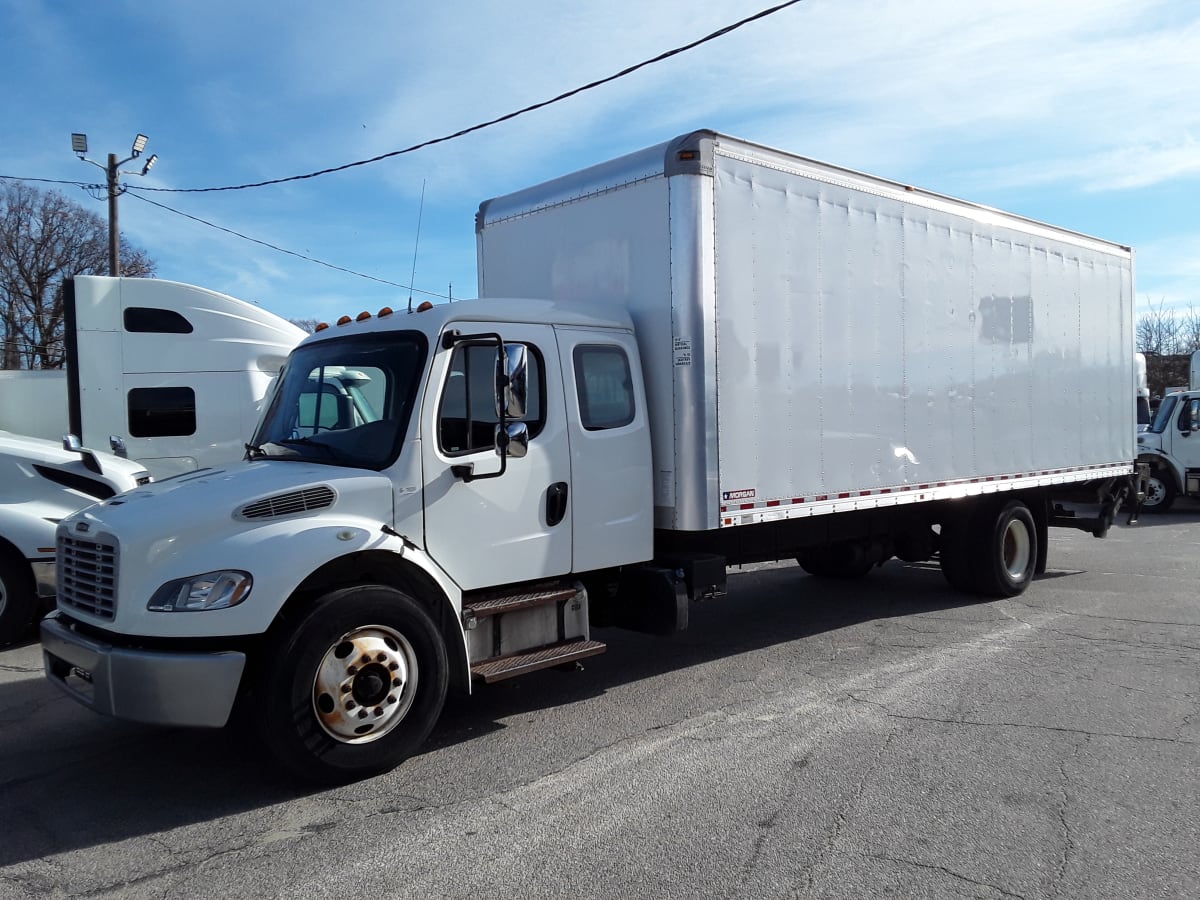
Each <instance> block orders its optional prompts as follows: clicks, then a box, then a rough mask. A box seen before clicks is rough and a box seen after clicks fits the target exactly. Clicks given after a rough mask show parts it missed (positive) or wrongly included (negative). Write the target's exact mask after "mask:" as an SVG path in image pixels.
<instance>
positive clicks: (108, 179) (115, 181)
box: [71, 132, 158, 277]
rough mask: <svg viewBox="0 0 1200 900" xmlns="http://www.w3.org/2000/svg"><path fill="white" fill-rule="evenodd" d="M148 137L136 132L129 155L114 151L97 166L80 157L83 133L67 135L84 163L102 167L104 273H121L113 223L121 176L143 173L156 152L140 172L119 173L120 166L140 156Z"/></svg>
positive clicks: (84, 139)
mask: <svg viewBox="0 0 1200 900" xmlns="http://www.w3.org/2000/svg"><path fill="white" fill-rule="evenodd" d="M148 140H150V139H149V138H148V137H146V136H145V135H144V134H139V135H138V136H137V137H135V138H134V139H133V147H132V149H131V150H130V152H129V156H127V157H126V158H125V159H122V160H118V159H117V154H115V153H110V154H108V164H107V165H101V164H100V163H98V162H96V161H95V160H94V159H88V158H87V157H86V156H84V154H85V153H87V152H88V143H87V135H86V134H79V133H78V132H76V133H73V134H72V135H71V149H72V150H73V151H74V152H75V153H76V154H77V155H78V156H79V158H80V159H82V160H83V161H84V162H85V163H91V164H92V165H93V166H95V167H96V168H97V169H103V170H104V176H105V185H106V187H107V190H108V274H109V275H112V276H114V277H115V276H118V275H120V274H121V231H120V228H119V226H118V224H117V197H119V196H121V192H122V190H123V188H122V187H121V176H122V175H145V174H146V173H147V172H149V171H150V170H151V169H152V168H154V164H155V163H156V162H158V154H157V153H152V154H150V158H149V159H147V160H146V164H145V165H144V166H142V170H141V171H140V172H122V171H121V166H123V165H125V163H127V162H132V161H133V160H135V159H137V158H138V157H139V156H141V155H142V151H143V150H145V149H146V142H147V141H148Z"/></svg>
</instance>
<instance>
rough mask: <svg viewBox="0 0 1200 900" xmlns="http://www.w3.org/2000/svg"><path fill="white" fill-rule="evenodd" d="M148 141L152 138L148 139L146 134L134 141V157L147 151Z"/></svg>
mask: <svg viewBox="0 0 1200 900" xmlns="http://www.w3.org/2000/svg"><path fill="white" fill-rule="evenodd" d="M148 140H150V138H148V137H146V136H145V135H144V134H139V135H138V136H137V137H135V138H134V139H133V155H134V156H141V155H142V151H143V150H145V149H146V141H148Z"/></svg>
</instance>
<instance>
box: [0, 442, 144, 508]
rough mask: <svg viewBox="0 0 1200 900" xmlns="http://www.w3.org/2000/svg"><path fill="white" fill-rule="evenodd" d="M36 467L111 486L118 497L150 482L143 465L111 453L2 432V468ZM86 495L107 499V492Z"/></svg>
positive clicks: (6, 469) (83, 480) (0, 465)
mask: <svg viewBox="0 0 1200 900" xmlns="http://www.w3.org/2000/svg"><path fill="white" fill-rule="evenodd" d="M85 454H86V456H87V457H88V458H89V460H90V461H94V463H95V466H96V468H98V469H99V471H96V468H92V467H90V466H89V465H88V463H86V462H84V455H85ZM34 466H38V467H42V468H44V469H53V470H57V471H60V472H64V473H69V474H70V475H73V476H75V477H76V478H77V479H79V480H80V483H81V484H83V483H85V482H87V481H92V482H98V483H100V484H103V485H107V486H108V487H109V488H110V489H111V490H112V491H113V492H114V493H118V494H119V493H121V492H122V491H128V490H132V489H133V488H135V487H137V486H138V485H139V484H144V483H146V482H147V481H148V480H149V477H150V476H149V473H148V472H147V471H146V467H145V466H143V465H142V464H141V463H138V462H134V461H133V460H129V459H122V458H121V457H119V456H114V455H113V454H111V453H101V452H93V451H91V450H85V451H83V453H76V452H74V451H71V450H64V449H63V447H62V445H61V444H58V443H55V442H54V441H47V440H43V439H42V438H34V437H28V436H26V435H22V434H13V433H12V432H9V431H0V467H3V468H4V470H5V471H8V470H9V469H10V468H13V467H16V468H20V469H22V470H27V469H30V468H31V467H34ZM6 478H7V476H6ZM85 493H91V494H92V496H93V497H95V496H105V493H101V494H98V495H97V494H95V493H94V492H91V491H85Z"/></svg>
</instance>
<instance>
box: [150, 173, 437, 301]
mask: <svg viewBox="0 0 1200 900" xmlns="http://www.w3.org/2000/svg"><path fill="white" fill-rule="evenodd" d="M128 196H130V197H135V198H136V199H138V200H141V201H142V202H143V203H149V204H150V205H151V206H157V207H158V208H159V209H165V210H166V211H167V212H170V213H174V214H175V215H177V216H183V218H185V219H191V220H192V221H193V222H199V223H200V224H201V225H207V226H208V227H209V228H215V229H217V231H223V232H225V233H226V234H231V235H233V236H234V237H237V238H241V239H242V240H244V241H250V242H251V243H252V244H259V245H260V246H263V247H268V248H270V249H271V250H276V251H278V252H279V253H286V254H287V255H288V256H294V257H296V258H297V259H303V260H305V261H307V262H310V263H316V264H317V265H319V266H325V267H326V268H327V269H334V270H335V271H338V272H345V273H346V274H347V275H355V276H357V277H359V278H366V279H367V280H368V281H376V282H378V283H379V284H386V285H390V286H391V287H397V288H402V289H403V290H406V291H410V292H411V291H416V292H417V293H418V294H427V295H428V296H430V297H437V298H439V299H443V300H444V299H448V298H447V297H446V295H445V294H438V293H436V292H434V291H423V290H421V289H420V288H416V287H412V286H411V285H407V284H400V283H399V282H397V281H388V280H387V279H386V278H377V277H375V276H374V275H367V274H366V273H364V272H356V271H354V269H347V268H345V267H344V266H337V265H334V264H333V263H330V262H325V260H323V259H316V258H315V257H312V256H305V255H304V254H303V253H297V252H296V251H295V250H288V249H286V248H285V247H280V246H277V245H275V244H272V243H269V242H267V241H261V240H259V239H258V238H253V237H250V236H249V235H246V234H242V233H241V232H240V231H234V230H233V229H232V228H225V227H224V226H221V225H217V224H215V223H213V222H209V221H208V220H206V219H201V218H200V217H199V216H193V215H191V214H189V213H185V212H183V211H182V210H178V209H174V208H172V207H170V206H167V205H166V204H165V203H159V202H157V201H156V200H151V199H150V198H149V197H142V196H139V195H138V194H137V193H135V192H134V191H132V190H131V191H129V192H128Z"/></svg>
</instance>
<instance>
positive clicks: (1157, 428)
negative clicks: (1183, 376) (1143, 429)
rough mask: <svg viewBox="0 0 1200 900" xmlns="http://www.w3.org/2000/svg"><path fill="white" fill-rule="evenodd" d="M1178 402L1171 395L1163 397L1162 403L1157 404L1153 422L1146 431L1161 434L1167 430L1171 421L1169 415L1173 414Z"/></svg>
mask: <svg viewBox="0 0 1200 900" xmlns="http://www.w3.org/2000/svg"><path fill="white" fill-rule="evenodd" d="M1177 402H1179V398H1178V397H1176V396H1175V395H1173V394H1168V395H1167V396H1165V397H1163V399H1162V403H1160V404H1158V412H1157V413H1156V414H1155V416H1154V422H1153V423H1152V424H1151V425H1150V427H1149V428H1148V429H1147V430H1148V431H1153V432H1154V433H1155V434H1162V433H1163V432H1164V431H1166V430H1167V425H1168V424H1169V423H1170V421H1171V414H1172V413H1174V412H1175V404H1176V403H1177Z"/></svg>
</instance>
